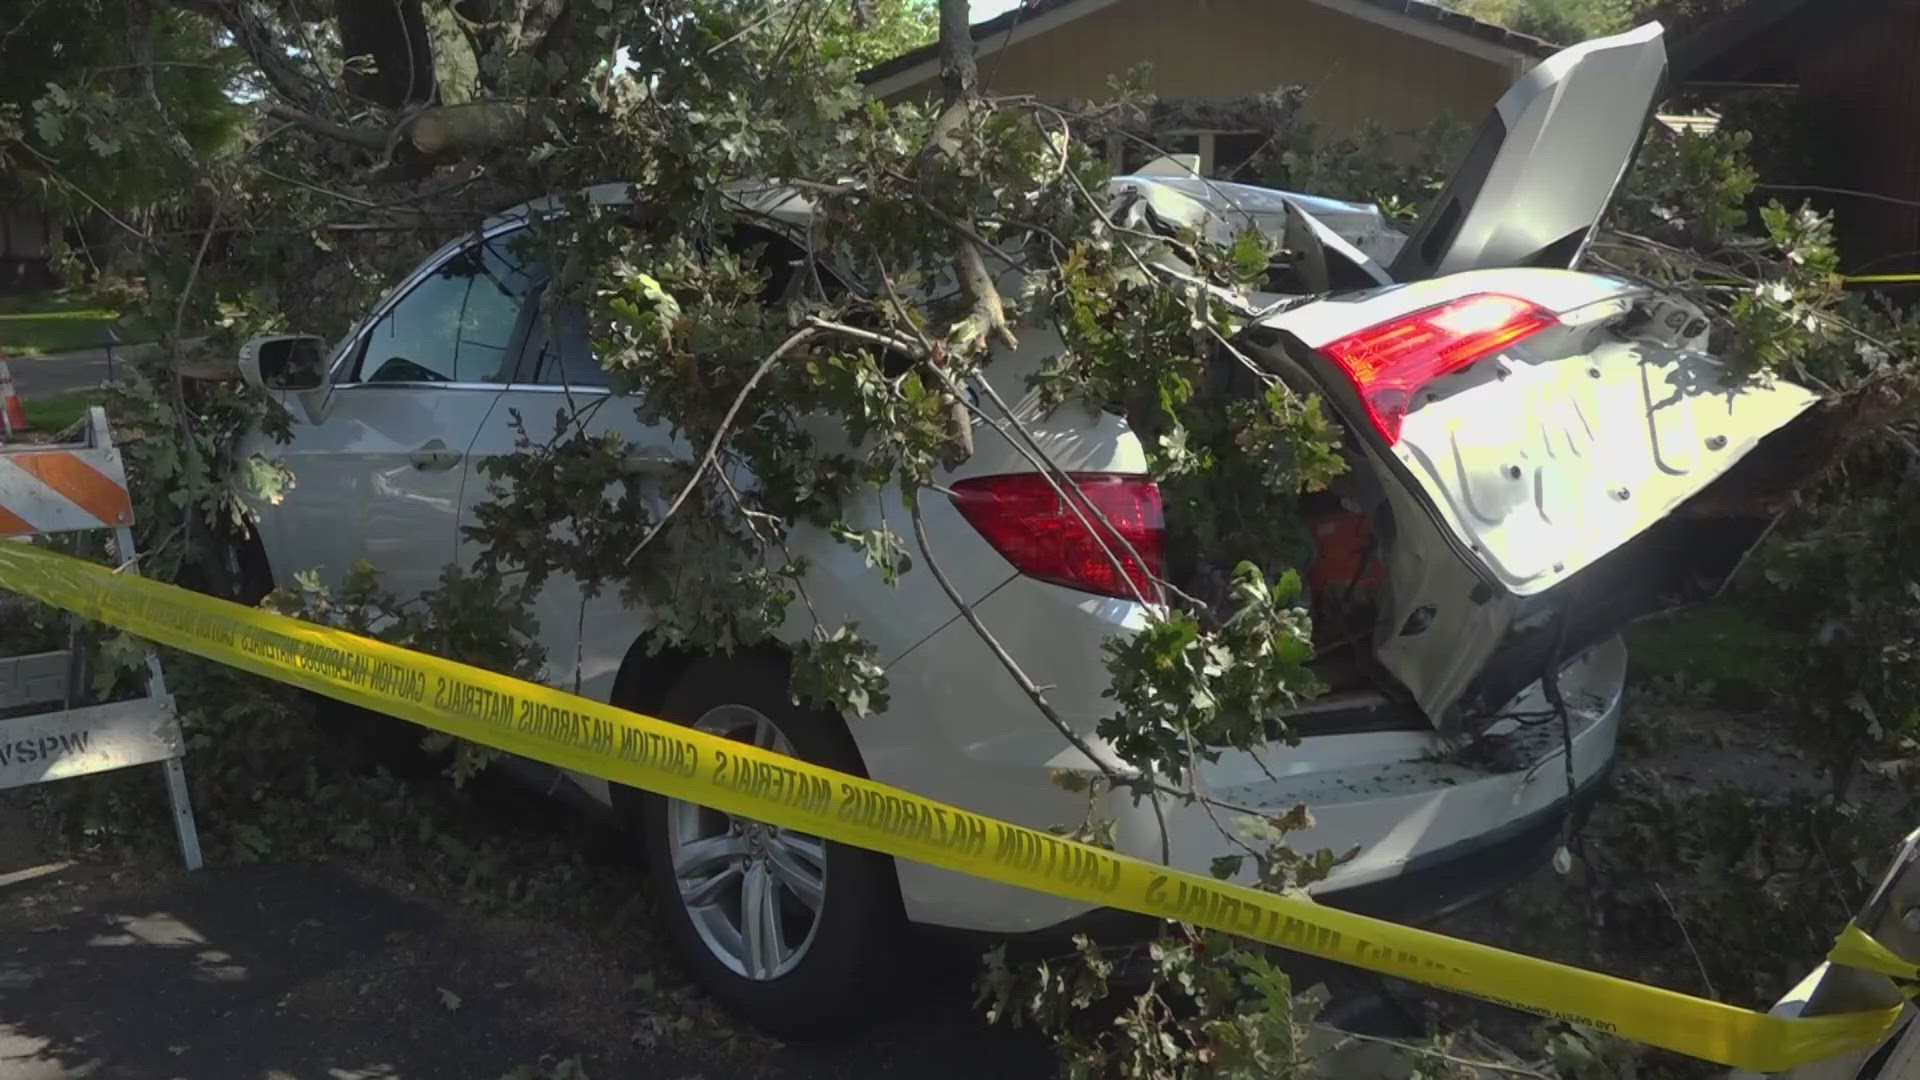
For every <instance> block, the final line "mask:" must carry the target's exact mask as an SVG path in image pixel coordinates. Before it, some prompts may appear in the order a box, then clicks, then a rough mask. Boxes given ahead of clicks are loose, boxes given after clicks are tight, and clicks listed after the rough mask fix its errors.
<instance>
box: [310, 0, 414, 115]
mask: <svg viewBox="0 0 1920 1080" xmlns="http://www.w3.org/2000/svg"><path fill="white" fill-rule="evenodd" d="M421 3H422V0H336V3H335V5H334V13H335V15H336V16H337V17H338V19H339V23H340V53H341V55H342V56H344V57H345V58H346V59H347V75H346V86H347V92H348V93H350V94H353V95H354V96H355V97H358V98H360V99H361V100H363V101H366V102H368V103H369V104H373V105H378V106H380V107H381V108H383V109H389V110H391V111H393V112H403V111H405V110H407V109H409V108H412V107H414V106H417V105H425V104H428V103H430V102H431V101H433V97H434V78H433V37H432V35H431V33H430V32H429V31H428V29H427V17H426V12H425V11H424V10H423V9H422V7H421ZM369 61H370V62H371V70H368V68H367V66H366V65H367V64H368V63H369Z"/></svg>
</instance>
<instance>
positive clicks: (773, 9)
mask: <svg viewBox="0 0 1920 1080" xmlns="http://www.w3.org/2000/svg"><path fill="white" fill-rule="evenodd" d="M782 6H783V5H781V4H778V3H775V4H769V5H768V6H767V13H766V14H765V15H762V16H760V17H759V18H757V19H755V20H753V21H752V22H750V23H748V24H747V25H745V26H743V27H741V28H740V29H739V30H737V31H735V32H734V34H733V36H731V37H729V38H727V39H726V40H725V41H722V42H720V43H719V44H717V45H715V46H713V47H712V48H710V49H708V50H707V51H706V55H708V56H712V55H713V54H714V53H717V52H719V51H720V50H721V49H724V48H726V47H727V46H729V45H731V44H733V43H734V42H736V41H739V40H740V39H741V38H743V37H746V36H747V35H748V34H751V33H753V32H754V31H755V30H758V29H760V28H761V27H763V26H765V25H767V24H768V23H770V22H772V21H773V17H774V16H775V15H778V14H780V10H781V8H782Z"/></svg>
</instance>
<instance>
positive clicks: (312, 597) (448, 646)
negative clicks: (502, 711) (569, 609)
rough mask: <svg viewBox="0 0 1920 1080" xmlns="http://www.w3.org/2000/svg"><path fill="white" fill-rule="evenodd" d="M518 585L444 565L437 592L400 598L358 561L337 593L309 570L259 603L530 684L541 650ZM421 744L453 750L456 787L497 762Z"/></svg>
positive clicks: (461, 749) (475, 749)
mask: <svg viewBox="0 0 1920 1080" xmlns="http://www.w3.org/2000/svg"><path fill="white" fill-rule="evenodd" d="M520 588H522V587H521V586H514V587H509V586H508V585H507V584H506V582H505V581H504V580H503V579H502V578H501V576H500V575H499V574H497V573H494V572H490V571H487V570H480V571H477V572H473V573H469V572H466V571H463V570H461V569H460V568H459V567H457V566H448V567H447V568H446V569H445V570H444V571H442V572H441V575H440V582H439V585H438V587H437V588H435V589H433V590H432V591H430V592H427V593H425V594H423V595H421V596H418V597H407V598H402V597H397V596H395V595H393V594H392V593H390V592H388V591H387V590H385V589H384V588H382V587H381V585H380V579H379V570H378V569H377V568H376V567H374V566H373V564H371V563H369V562H366V561H365V560H361V561H359V562H356V563H355V564H354V565H353V567H352V568H351V569H350V570H349V571H348V573H347V576H346V579H345V580H344V581H343V582H342V583H341V585H340V587H339V589H338V590H337V594H336V591H335V590H331V589H328V588H326V587H325V586H323V585H321V584H320V582H319V580H318V578H317V577H315V575H313V574H312V573H310V572H308V573H301V574H297V575H295V578H294V584H293V586H292V587H291V588H286V589H280V590H276V591H275V592H274V593H273V594H271V595H269V596H268V597H267V599H266V601H265V606H267V607H269V608H271V609H273V610H275V611H278V612H280V613H281V614H283V615H291V616H294V617H295V618H299V619H304V620H306V621H308V622H313V623H319V624H320V625H323V626H337V627H340V628H341V629H344V630H350V631H352V632H354V633H356V634H364V635H366V636H368V637H376V638H379V639H381V640H383V641H387V642H390V643H392V644H395V645H399V646H401V647H403V648H408V649H415V650H418V651H420V652H424V653H427V654H429V655H432V656H444V657H447V658H449V659H453V660H459V661H461V662H463V663H468V664H473V665H476V666H478V667H483V668H486V669H487V670H489V671H498V672H501V673H503V674H507V675H514V676H517V677H519V678H522V679H531V680H536V681H537V680H539V679H540V678H541V677H542V674H543V667H544V663H545V650H544V649H542V648H541V647H540V644H539V640H540V626H539V623H538V622H537V621H536V620H535V619H534V618H533V616H532V615H531V614H530V613H529V611H528V609H527V604H526V601H525V596H524V593H523V592H520V591H518V589H520ZM394 722H397V721H394ZM422 746H423V747H424V748H425V749H426V751H427V752H428V753H429V754H432V755H436V756H438V755H440V754H442V753H444V752H446V751H449V750H451V751H452V760H451V761H450V762H449V764H448V765H447V775H448V776H449V777H450V778H451V779H452V780H453V783H454V786H455V787H458V786H460V785H462V784H464V783H465V782H466V781H468V780H469V779H471V778H472V777H473V776H474V775H476V774H477V773H479V772H480V770H482V769H484V768H486V766H487V765H488V763H489V762H491V761H493V760H495V759H496V758H498V757H499V752H498V751H496V750H492V749H489V748H487V747H484V746H480V745H478V744H475V743H470V742H467V741H466V740H464V739H456V738H454V737H452V736H449V735H444V734H441V733H440V732H428V733H427V734H426V735H425V736H424V738H423V739H422Z"/></svg>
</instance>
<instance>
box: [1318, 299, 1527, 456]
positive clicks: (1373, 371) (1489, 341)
mask: <svg viewBox="0 0 1920 1080" xmlns="http://www.w3.org/2000/svg"><path fill="white" fill-rule="evenodd" d="M1554 322H1555V319H1554V317H1553V314H1552V313H1551V312H1549V311H1546V310H1544V309H1542V308H1540V307H1538V306H1536V305H1534V304H1530V303H1528V302H1527V301H1525V300H1520V299H1516V298H1515V297H1511V296H1498V295H1494V294H1483V295H1480V296H1467V297H1462V298H1461V299H1459V300H1455V301H1452V302H1451V303H1446V304H1441V305H1440V306H1439V307H1431V308H1427V309H1426V310H1424V311H1416V312H1414V313H1413V314H1411V315H1402V316H1401V317H1400V318H1397V319H1394V320H1393V321H1391V322H1384V323H1381V324H1380V325H1378V326H1369V327H1367V328H1366V329H1365V330H1362V331H1360V332H1359V333H1357V334H1349V335H1347V336H1346V337H1343V338H1341V339H1340V340H1338V341H1335V342H1333V343H1332V344H1330V345H1325V346H1322V347H1321V350H1320V351H1321V352H1324V353H1326V354H1327V355H1328V356H1331V357H1332V358H1333V359H1334V361H1335V362H1336V363H1338V364H1339V365H1340V366H1341V367H1342V368H1345V369H1346V372H1347V375H1348V376H1349V377H1350V378H1352V379H1353V385H1354V386H1356V387H1358V388H1359V390H1360V397H1361V398H1362V399H1363V400H1364V401H1365V402H1366V403H1367V411H1368V412H1369V413H1371V414H1372V415H1373V423H1374V426H1375V427H1378V428H1379V429H1380V433H1381V434H1382V435H1385V436H1386V437H1387V441H1388V442H1390V443H1392V442H1399V441H1400V421H1401V419H1402V418H1403V417H1405V416H1406V415H1407V406H1408V405H1409V404H1411V403H1412V401H1413V395H1414V393H1415V392H1416V391H1418V390H1419V389H1420V388H1421V387H1422V386H1425V385H1426V384H1428V383H1430V382H1432V381H1433V380H1435V379H1437V378H1439V377H1440V376H1442V375H1446V374H1448V373H1450V372H1454V371H1458V370H1460V369H1461V368H1463V367H1466V366H1467V365H1468V364H1471V363H1473V362H1474V361H1475V360H1479V359H1481V358H1482V357H1485V356H1488V355H1490V354H1492V353H1496V352H1499V351H1500V350H1501V349H1504V348H1506V347H1507V346H1509V345H1512V344H1513V343H1514V342H1516V341H1519V340H1521V339H1523V338H1527V337H1531V336H1533V335H1534V334H1537V333H1539V332H1540V331H1542V330H1545V329H1546V328H1547V327H1549V326H1552V325H1553V324H1554Z"/></svg>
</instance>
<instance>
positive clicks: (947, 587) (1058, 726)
mask: <svg viewBox="0 0 1920 1080" xmlns="http://www.w3.org/2000/svg"><path fill="white" fill-rule="evenodd" d="M908 502H909V505H908V511H909V512H910V513H911V515H912V518H913V540H914V543H915V544H916V545H917V546H918V547H919V548H920V557H921V558H922V559H924V560H926V564H927V570H928V572H929V573H931V574H932V575H933V579H934V581H936V582H938V583H939V585H940V591H942V592H944V593H946V594H947V599H948V600H950V601H952V602H953V606H954V608H955V609H956V610H958V611H959V612H960V617H961V618H963V619H965V620H966V621H967V625H968V626H971V627H972V628H973V632H974V633H975V634H978V635H979V636H980V640H981V641H982V642H983V643H984V644H985V645H986V646H987V651H989V652H991V653H993V656H994V659H996V660H998V661H1000V666H1001V667H1002V668H1004V669H1006V672H1007V674H1008V675H1009V676H1011V677H1012V678H1013V681H1014V684H1015V685H1016V686H1018V687H1020V690H1021V692H1022V693H1024V694H1026V695H1027V700H1029V701H1031V702H1033V705H1034V707H1035V708H1036V709H1039V710H1040V715H1042V716H1044V717H1046V718H1047V722H1048V723H1050V724H1052V725H1053V727H1054V730H1056V731H1058V732H1059V733H1060V737H1061V738H1063V739H1065V740H1067V743H1068V745H1070V746H1072V747H1073V748H1074V749H1075V750H1078V751H1079V752H1080V754H1081V756H1083V757H1085V758H1086V759H1087V760H1088V761H1090V762H1092V763H1093V766H1094V768H1097V769H1099V770H1100V773H1101V775H1102V776H1105V777H1106V778H1107V783H1109V784H1111V785H1112V786H1113V787H1114V788H1116V789H1117V788H1130V789H1133V790H1138V789H1139V786H1140V783H1139V778H1135V777H1128V776H1125V775H1123V774H1122V773H1121V772H1120V771H1119V770H1117V769H1115V768H1114V767H1113V766H1112V765H1109V764H1108V763H1107V762H1106V760H1105V759H1103V758H1102V757H1101V756H1100V755H1099V754H1097V753H1095V752H1094V748H1093V745H1092V744H1091V743H1089V742H1088V741H1087V740H1086V738H1085V737H1084V736H1082V735H1081V734H1080V733H1079V732H1077V731H1075V730H1073V727H1072V726H1071V725H1070V724H1068V723H1067V721H1066V719H1065V718H1064V717H1062V716H1061V715H1060V714H1059V713H1058V712H1057V711H1055V709H1054V707H1053V705H1052V703H1050V702H1049V701H1047V695H1046V693H1045V692H1044V691H1042V690H1041V689H1040V687H1039V686H1038V685H1036V684H1035V683H1034V681H1033V680H1032V679H1031V678H1029V677H1028V676H1027V672H1026V669H1024V668H1022V667H1021V666H1020V661H1018V660H1015V659H1014V658H1013V654H1012V653H1010V652H1008V651H1007V647H1006V646H1005V645H1002V644H1001V643H1000V639H999V638H997V637H995V636H994V634H993V631H992V630H990V629H988V628H987V624H986V623H985V622H984V621H983V620H982V619H981V618H980V613H979V612H977V611H975V610H974V609H973V605H972V604H969V603H968V602H967V600H966V598H965V597H963V596H961V595H960V590H959V589H956V588H954V585H953V581H952V580H951V579H949V578H948V577H947V572H946V571H945V570H944V569H942V568H941V566H940V560H938V559H936V558H934V555H933V544H932V542H931V541H930V540H928V539H927V524H926V519H925V517H924V516H923V515H922V514H921V512H920V500H919V499H918V498H913V499H910V500H908ZM1148 794H1149V796H1150V797H1151V801H1152V803H1153V812H1154V816H1155V817H1156V818H1158V819H1159V821H1160V861H1161V862H1162V863H1171V862H1172V861H1173V850H1172V841H1171V839H1170V838H1169V836H1168V832H1167V822H1166V818H1165V816H1164V814H1163V812H1162V810H1161V808H1160V799H1159V796H1158V794H1157V791H1156V789H1155V788H1152V787H1150V788H1149V789H1148Z"/></svg>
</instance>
